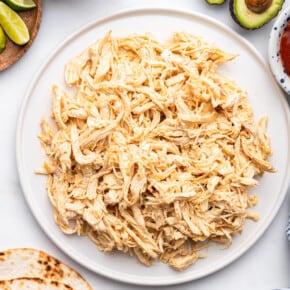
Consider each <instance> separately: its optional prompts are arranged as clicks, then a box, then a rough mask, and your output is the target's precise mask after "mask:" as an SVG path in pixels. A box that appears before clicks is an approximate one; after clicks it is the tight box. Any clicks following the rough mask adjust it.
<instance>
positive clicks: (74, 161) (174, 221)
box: [36, 32, 275, 270]
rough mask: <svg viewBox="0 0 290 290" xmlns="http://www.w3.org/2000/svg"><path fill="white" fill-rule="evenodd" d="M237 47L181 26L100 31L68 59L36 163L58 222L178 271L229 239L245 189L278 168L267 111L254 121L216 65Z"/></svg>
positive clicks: (239, 219)
mask: <svg viewBox="0 0 290 290" xmlns="http://www.w3.org/2000/svg"><path fill="white" fill-rule="evenodd" d="M235 57H236V55H234V54H230V53H226V52H224V51H222V50H221V49H219V48H217V47H216V46H215V45H213V44H210V43H208V42H206V41H205V40H203V39H201V38H199V37H197V36H194V35H192V34H189V33H186V32H176V33H174V34H173V37H172V39H170V40H168V41H167V42H165V43H161V42H159V41H158V40H156V39H155V38H154V37H153V36H152V35H151V34H149V33H148V34H132V35H129V36H127V37H114V36H113V35H112V33H111V32H108V34H107V35H106V36H105V37H104V38H103V39H100V40H98V41H97V42H96V43H94V44H93V45H91V46H90V47H88V48H87V49H85V50H84V51H83V52H82V53H81V54H80V55H78V56H76V57H75V58H73V59H72V60H70V61H69V62H68V63H67V64H66V66H65V73H64V76H65V80H66V83H67V85H68V86H71V87H74V88H75V89H76V90H75V93H69V92H71V91H69V92H66V91H65V89H61V88H59V86H57V85H53V88H52V113H51V117H52V120H53V123H54V124H53V125H51V124H52V123H51V122H50V121H46V120H45V119H43V120H41V123H40V125H41V131H40V133H39V136H38V137H39V139H40V142H41V144H42V146H43V147H44V150H45V153H46V154H47V156H48V161H46V162H45V163H44V165H43V167H42V168H39V169H37V170H36V172H37V173H40V174H46V175H48V180H47V191H48V196H49V199H50V201H51V204H52V206H53V208H54V217H55V220H56V222H57V224H58V225H59V227H60V228H61V230H62V231H63V232H64V233H66V234H78V235H88V236H89V237H90V238H91V240H92V241H93V242H94V243H96V245H97V246H98V248H99V250H101V251H104V252H112V251H115V250H119V251H123V252H128V253H130V254H131V255H132V254H135V255H136V256H137V257H138V259H139V260H140V261H141V262H142V263H143V264H145V265H148V266H150V265H152V263H153V261H154V260H160V261H162V262H164V263H168V264H169V265H170V266H172V267H173V268H175V269H177V270H183V269H185V268H187V267H188V266H190V265H191V264H193V263H195V262H196V261H197V260H198V259H199V258H203V257H204V256H203V255H202V254H201V253H200V251H201V249H202V247H200V244H203V243H209V242H210V241H215V242H220V243H224V245H225V246H230V244H231V243H232V240H233V237H234V236H235V235H236V234H238V233H241V232H242V230H243V228H244V225H245V223H246V220H247V219H252V220H255V221H256V220H257V219H258V216H257V214H255V213H251V212H250V211H249V208H250V207H252V206H254V205H255V204H256V203H257V202H258V198H257V196H255V195H253V194H250V192H249V189H250V188H252V187H255V186H257V185H258V181H257V179H255V177H256V176H257V175H262V174H263V173H264V172H275V168H274V167H273V166H272V165H271V163H270V161H269V160H268V158H269V157H270V156H271V154H272V150H271V144H270V139H269V137H268V135H267V133H266V128H267V117H263V118H262V119H261V120H260V121H259V122H258V123H255V121H254V114H253V110H252V108H251V106H250V104H249V101H248V96H247V92H246V91H245V90H243V89H241V88H240V87H239V86H238V85H237V83H236V82H235V81H233V80H232V79H230V78H228V77H226V76H224V75H223V74H221V73H220V72H219V71H218V67H219V65H221V64H223V63H226V62H228V61H231V60H232V59H234V58H235ZM67 91H68V90H67Z"/></svg>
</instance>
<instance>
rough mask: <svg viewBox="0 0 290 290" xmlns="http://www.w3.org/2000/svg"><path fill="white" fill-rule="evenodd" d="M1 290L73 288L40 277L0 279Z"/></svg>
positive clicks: (71, 289) (63, 289)
mask: <svg viewBox="0 0 290 290" xmlns="http://www.w3.org/2000/svg"><path fill="white" fill-rule="evenodd" d="M0 289H1V290H73V288H72V287H70V286H68V285H66V284H63V283H59V282H56V281H51V280H47V279H40V278H27V277H24V278H16V279H10V280H4V281H0Z"/></svg>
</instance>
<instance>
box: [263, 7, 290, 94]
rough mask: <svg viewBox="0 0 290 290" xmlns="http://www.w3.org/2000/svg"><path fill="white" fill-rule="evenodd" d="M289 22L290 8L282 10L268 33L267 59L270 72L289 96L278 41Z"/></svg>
mask: <svg viewBox="0 0 290 290" xmlns="http://www.w3.org/2000/svg"><path fill="white" fill-rule="evenodd" d="M288 21H290V6H288V7H286V8H285V9H283V10H282V11H281V12H280V13H279V15H278V16H277V19H276V21H275V22H274V25H273V27H272V29H271V32H270V38H269V46H268V58H269V64H270V67H271V70H272V72H273V75H274V76H275V78H276V80H277V82H278V83H279V85H280V86H281V88H282V89H283V90H284V91H285V92H286V93H287V94H288V95H290V77H289V76H288V75H287V73H286V71H285V69H284V67H283V64H282V61H281V57H280V41H281V36H282V33H283V31H284V29H285V27H286V25H287V22H288Z"/></svg>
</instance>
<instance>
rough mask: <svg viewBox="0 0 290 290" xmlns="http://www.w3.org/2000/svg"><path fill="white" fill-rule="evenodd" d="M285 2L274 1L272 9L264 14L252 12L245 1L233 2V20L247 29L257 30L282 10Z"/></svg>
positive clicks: (231, 6) (231, 7)
mask: <svg viewBox="0 0 290 290" xmlns="http://www.w3.org/2000/svg"><path fill="white" fill-rule="evenodd" d="M284 2H285V0H273V1H272V3H271V5H270V7H269V8H268V9H266V10H265V11H264V12H262V13H255V12H253V11H251V10H250V9H249V8H248V7H247V5H246V2H245V0H231V1H230V11H231V15H232V17H233V19H234V20H235V21H236V22H237V23H238V24H239V25H240V26H242V27H244V28H246V29H257V28H259V27H261V26H263V25H265V24H266V23H267V22H269V21H270V20H271V19H273V18H274V17H275V16H276V15H277V14H278V12H279V11H280V10H281V8H282V6H283V4H284Z"/></svg>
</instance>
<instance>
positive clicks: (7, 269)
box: [0, 248, 93, 290]
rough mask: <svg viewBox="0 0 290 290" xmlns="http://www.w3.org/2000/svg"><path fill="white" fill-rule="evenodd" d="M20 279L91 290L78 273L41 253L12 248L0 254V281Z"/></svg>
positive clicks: (34, 250) (27, 249)
mask: <svg viewBox="0 0 290 290" xmlns="http://www.w3.org/2000/svg"><path fill="white" fill-rule="evenodd" d="M22 277H30V278H39V279H44V280H50V281H55V282H58V283H62V284H66V285H68V286H70V287H71V288H72V289H81V290H92V289H93V288H92V287H91V286H90V285H89V283H88V282H87V281H86V280H85V279H84V278H83V277H82V276H81V275H80V274H79V273H78V272H76V271H75V270H74V269H72V268H71V267H69V266H68V265H66V264H65V263H63V262H61V261H59V260H58V259H56V258H54V257H52V256H50V255H49V254H47V253H45V252H43V251H40V250H36V249H30V248H14V249H8V250H6V251H2V252H0V280H11V279H15V278H22ZM4 289H5V288H4ZM8 289H9V288H8ZM41 289H42V288H41Z"/></svg>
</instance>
